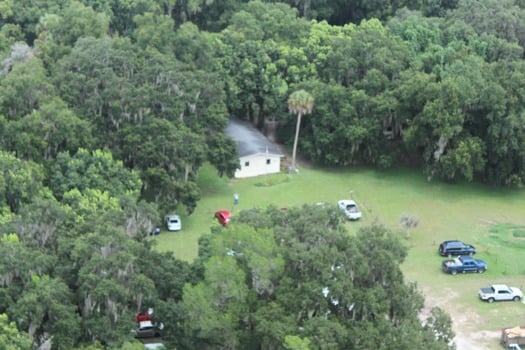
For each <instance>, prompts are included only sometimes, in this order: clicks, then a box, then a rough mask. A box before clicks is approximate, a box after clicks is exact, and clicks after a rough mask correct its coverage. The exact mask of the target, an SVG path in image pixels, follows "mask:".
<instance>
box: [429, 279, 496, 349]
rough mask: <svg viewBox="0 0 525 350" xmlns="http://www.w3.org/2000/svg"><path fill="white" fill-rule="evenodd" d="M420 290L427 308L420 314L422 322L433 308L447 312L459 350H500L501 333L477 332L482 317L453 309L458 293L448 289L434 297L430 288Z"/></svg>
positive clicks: (474, 313)
mask: <svg viewBox="0 0 525 350" xmlns="http://www.w3.org/2000/svg"><path fill="white" fill-rule="evenodd" d="M420 290H421V292H422V293H423V295H424V296H425V307H424V309H423V310H422V311H421V314H420V318H421V320H425V319H426V318H427V317H428V316H429V315H430V310H431V309H432V308H433V307H436V306H438V307H440V308H441V309H443V310H444V311H446V312H447V313H448V314H449V315H450V317H451V318H452V322H453V327H454V332H455V333H456V337H455V338H454V341H455V343H456V349H457V350H493V349H499V346H498V339H499V337H500V332H499V331H487V330H481V331H480V330H477V327H476V325H478V324H479V321H480V316H479V315H478V314H477V313H476V312H474V311H467V312H464V311H458V310H457V309H456V308H454V307H453V305H454V303H455V301H454V300H455V299H457V298H458V296H459V294H458V293H457V292H456V291H454V290H452V289H446V290H444V291H443V293H441V294H440V295H434V294H433V293H432V291H431V290H429V289H428V288H424V287H423V288H420Z"/></svg>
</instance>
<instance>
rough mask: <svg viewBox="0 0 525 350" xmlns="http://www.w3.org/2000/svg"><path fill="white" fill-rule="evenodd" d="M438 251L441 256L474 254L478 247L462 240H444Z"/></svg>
mask: <svg viewBox="0 0 525 350" xmlns="http://www.w3.org/2000/svg"><path fill="white" fill-rule="evenodd" d="M438 253H439V255H441V256H448V257H452V256H458V255H474V254H476V248H475V247H474V246H473V245H470V244H467V243H464V242H462V241H457V240H453V241H444V242H442V243H441V244H440V245H439V248H438Z"/></svg>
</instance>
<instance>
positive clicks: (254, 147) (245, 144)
mask: <svg viewBox="0 0 525 350" xmlns="http://www.w3.org/2000/svg"><path fill="white" fill-rule="evenodd" d="M224 132H225V133H226V135H228V136H230V137H231V138H232V139H233V140H234V141H235V142H236V143H237V152H238V154H239V157H246V156H250V155H254V154H270V155H276V156H280V157H282V156H283V154H282V152H281V150H280V149H279V147H277V146H276V145H275V144H273V143H272V142H271V141H270V140H268V138H266V136H264V135H263V134H262V133H261V132H260V131H259V130H257V129H256V128H255V127H254V126H253V125H252V124H251V123H249V122H247V121H243V120H240V119H237V118H230V121H229V122H228V125H227V126H226V129H225V130H224Z"/></svg>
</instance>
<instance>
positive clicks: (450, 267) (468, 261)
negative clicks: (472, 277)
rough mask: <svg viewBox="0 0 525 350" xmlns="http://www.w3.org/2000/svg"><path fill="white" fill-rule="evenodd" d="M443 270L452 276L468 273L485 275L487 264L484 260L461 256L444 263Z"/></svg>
mask: <svg viewBox="0 0 525 350" xmlns="http://www.w3.org/2000/svg"><path fill="white" fill-rule="evenodd" d="M441 268H442V269H443V271H444V272H447V273H450V274H452V275H456V274H457V273H466V272H477V273H483V272H485V271H487V264H486V263H485V262H484V261H483V260H480V259H474V258H472V257H470V256H463V255H461V256H458V257H457V258H455V259H453V260H445V261H443V263H442V264H441Z"/></svg>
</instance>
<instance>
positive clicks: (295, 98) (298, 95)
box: [288, 90, 314, 170]
mask: <svg viewBox="0 0 525 350" xmlns="http://www.w3.org/2000/svg"><path fill="white" fill-rule="evenodd" d="M313 107H314V98H313V96H312V95H310V94H309V93H308V92H306V91H305V90H298V91H295V92H293V93H292V94H291V95H290V97H289V98H288V110H289V111H290V113H292V114H297V125H296V127H295V138H294V142H293V152H292V170H295V169H296V167H295V156H296V152H297V143H298V142H299V129H300V128H301V117H302V116H303V115H304V114H310V113H311V112H312V109H313Z"/></svg>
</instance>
